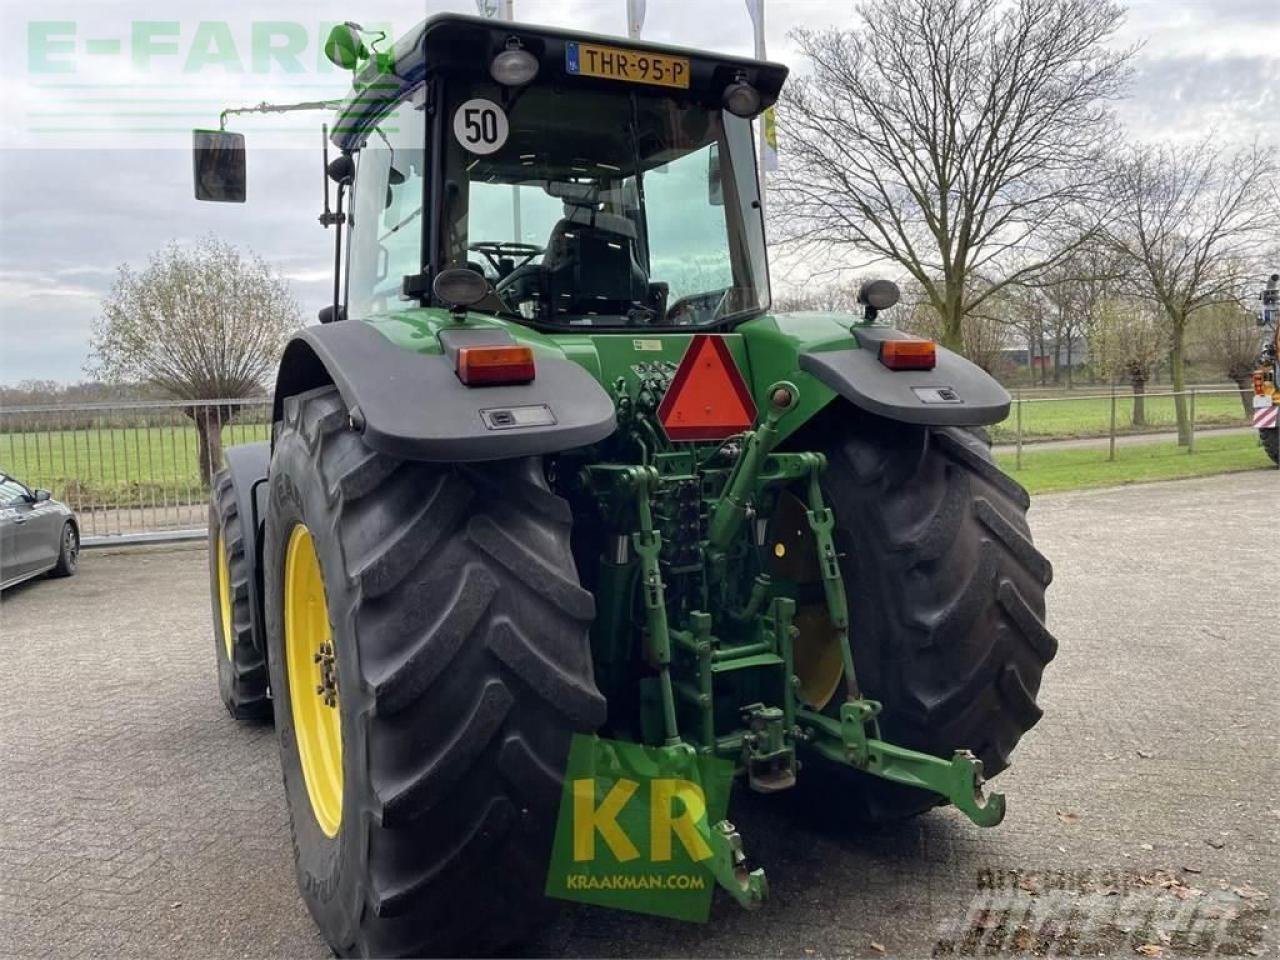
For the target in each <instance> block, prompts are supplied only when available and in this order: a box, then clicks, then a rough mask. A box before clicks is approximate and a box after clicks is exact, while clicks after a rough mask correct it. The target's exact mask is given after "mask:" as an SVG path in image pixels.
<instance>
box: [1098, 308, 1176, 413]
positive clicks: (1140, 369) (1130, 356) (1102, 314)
mask: <svg viewBox="0 0 1280 960" xmlns="http://www.w3.org/2000/svg"><path fill="white" fill-rule="evenodd" d="M1087 332H1088V337H1089V354H1090V358H1091V361H1092V363H1093V364H1094V367H1095V369H1096V370H1097V371H1098V372H1100V373H1102V374H1103V375H1105V376H1106V377H1107V378H1108V379H1109V380H1111V382H1112V383H1115V382H1116V381H1124V382H1125V383H1128V384H1129V386H1130V388H1131V389H1132V390H1133V417H1132V422H1133V425H1134V426H1135V427H1143V426H1146V424H1147V411H1146V393H1147V383H1148V381H1150V380H1151V378H1152V376H1153V375H1154V374H1155V371H1156V366H1157V364H1159V362H1160V357H1161V356H1162V355H1163V354H1164V352H1165V350H1166V349H1167V347H1168V341H1167V338H1166V330H1165V325H1164V324H1163V323H1162V322H1161V318H1160V314H1159V312H1158V310H1157V309H1156V307H1155V306H1154V305H1153V304H1152V303H1150V302H1148V301H1145V300H1142V299H1140V298H1137V297H1113V298H1111V299H1108V300H1105V301H1103V302H1102V303H1101V304H1100V305H1099V307H1098V309H1097V311H1096V312H1095V313H1094V314H1093V316H1092V317H1091V318H1090V322H1089V324H1088V327H1087Z"/></svg>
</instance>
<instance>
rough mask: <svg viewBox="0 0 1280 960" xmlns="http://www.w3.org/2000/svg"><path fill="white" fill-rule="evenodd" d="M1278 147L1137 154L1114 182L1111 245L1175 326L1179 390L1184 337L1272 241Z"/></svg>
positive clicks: (1186, 423)
mask: <svg viewBox="0 0 1280 960" xmlns="http://www.w3.org/2000/svg"><path fill="white" fill-rule="evenodd" d="M1273 154H1274V147H1267V146H1264V145H1260V144H1253V145H1252V146H1247V147H1242V148H1235V149H1232V148H1227V147H1224V146H1223V145H1222V144H1221V143H1220V142H1219V139H1218V138H1217V137H1215V136H1212V135H1211V136H1208V137H1206V138H1205V139H1204V140H1202V141H1200V143H1198V144H1195V145H1192V146H1190V147H1187V146H1181V145H1180V146H1174V145H1172V144H1159V145H1146V146H1135V147H1133V148H1131V150H1130V151H1129V154H1128V156H1127V157H1126V158H1125V159H1124V161H1123V163H1122V164H1121V166H1120V175H1119V177H1118V178H1117V181H1116V189H1117V195H1118V198H1119V202H1120V209H1119V214H1120V215H1119V217H1118V218H1117V219H1116V221H1115V222H1114V224H1113V225H1112V228H1111V230H1110V236H1111V241H1112V242H1113V243H1114V245H1115V247H1116V249H1117V250H1119V251H1120V252H1121V253H1123V254H1124V255H1125V256H1126V257H1127V258H1128V259H1129V260H1130V261H1131V263H1132V264H1133V266H1134V271H1133V275H1134V277H1135V285H1134V288H1133V289H1134V290H1135V292H1137V293H1138V294H1139V295H1141V296H1144V297H1146V298H1147V299H1148V300H1150V301H1151V302H1152V303H1154V304H1155V305H1156V306H1157V307H1158V308H1159V310H1160V313H1161V315H1162V316H1163V317H1164V319H1165V323H1166V325H1167V327H1168V337H1167V342H1168V345H1169V366H1170V368H1171V376H1172V381H1173V389H1174V390H1175V391H1181V390H1183V389H1184V387H1185V386H1186V371H1185V366H1184V365H1185V361H1186V347H1187V332H1188V327H1189V325H1190V323H1191V322H1192V320H1193V318H1195V317H1197V316H1204V315H1205V314H1204V313H1203V312H1202V311H1203V310H1204V308H1206V307H1210V306H1213V305H1215V304H1225V303H1230V302H1232V301H1234V300H1235V297H1236V293H1237V292H1238V291H1239V290H1240V289H1241V287H1242V285H1243V284H1244V283H1245V282H1246V281H1247V280H1248V279H1250V278H1252V277H1253V276H1254V275H1255V274H1256V273H1257V272H1258V268H1259V263H1260V260H1261V258H1262V257H1263V256H1264V254H1265V251H1266V249H1267V245H1268V244H1270V243H1273V242H1274V241H1275V217H1276V211H1275V208H1274V207H1273V206H1272V204H1271V203H1270V202H1269V197H1270V194H1271V192H1272V189H1273V183H1274V178H1275V176H1276V161H1275V159H1274V156H1273ZM1174 409H1175V410H1176V412H1177V416H1178V442H1179V443H1180V444H1182V445H1184V446H1185V445H1187V444H1188V443H1189V442H1190V439H1191V422H1190V418H1189V416H1188V412H1187V404H1186V398H1185V397H1183V396H1182V394H1181V393H1178V395H1177V396H1175V397H1174Z"/></svg>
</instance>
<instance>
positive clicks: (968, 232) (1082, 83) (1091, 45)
mask: <svg viewBox="0 0 1280 960" xmlns="http://www.w3.org/2000/svg"><path fill="white" fill-rule="evenodd" d="M858 10H859V13H858V22H857V23H856V24H855V25H854V27H853V28H852V29H849V30H829V31H822V32H812V31H807V30H801V31H798V32H797V33H796V39H797V40H798V42H799V44H800V47H801V50H802V51H803V52H804V53H805V54H806V55H807V56H808V58H809V59H810V60H811V61H812V65H813V69H812V73H811V74H810V75H809V76H807V77H804V78H801V79H800V80H798V81H796V82H794V83H793V84H792V85H791V86H790V87H789V88H788V90H787V92H786V93H785V95H784V100H783V103H782V106H781V108H780V110H781V113H782V115H783V116H782V122H781V123H780V130H783V131H784V132H785V135H786V143H785V144H784V146H785V155H786V156H787V157H788V158H790V159H789V161H788V164H787V166H786V167H785V168H784V169H783V170H782V171H780V173H779V175H778V178H777V182H778V193H779V200H780V202H779V203H776V204H774V205H773V209H774V210H775V211H778V215H777V226H778V230H779V232H780V234H781V236H782V238H783V239H784V240H790V241H792V242H794V243H799V244H802V245H803V244H812V245H813V246H814V247H815V248H817V250H818V251H819V252H820V253H822V254H825V255H826V256H827V257H828V258H829V257H830V252H831V248H832V246H834V247H835V248H837V250H838V249H839V248H841V247H845V248H849V249H852V250H853V251H855V252H856V253H857V254H858V255H860V256H863V257H869V258H870V259H872V260H887V261H892V262H894V263H897V264H899V265H901V267H902V268H904V269H905V270H906V271H907V272H908V273H909V274H910V275H911V276H912V277H913V278H914V279H915V280H916V282H917V283H919V284H920V285H921V288H922V289H923V291H924V293H925V295H926V296H927V298H928V301H929V303H930V304H931V305H932V307H933V310H934V312H935V313H936V314H937V315H938V317H939V318H940V320H941V339H942V341H943V343H945V344H946V345H947V346H950V347H952V348H960V347H961V346H962V343H961V341H962V333H963V326H964V322H965V318H966V317H968V316H970V315H972V314H973V313H974V311H975V309H976V308H977V307H978V306H979V305H980V304H981V303H982V301H983V300H985V299H987V298H988V297H990V296H992V295H994V294H995V293H997V292H998V291H999V290H1000V289H1001V287H1003V286H1004V285H1005V284H1007V283H1010V282H1016V281H1018V280H1020V279H1023V278H1025V277H1028V276H1031V275H1034V274H1035V273H1037V272H1039V271H1041V270H1043V269H1044V268H1045V266H1046V265H1047V264H1050V263H1052V262H1054V261H1055V260H1056V259H1058V258H1059V257H1061V256H1063V255H1065V253H1066V252H1069V251H1064V250H1063V249H1061V248H1059V247H1056V246H1053V245H1050V244H1048V243H1043V242H1041V240H1040V238H1041V237H1042V236H1045V235H1047V234H1048V233H1049V232H1050V231H1051V229H1052V228H1053V227H1054V226H1055V225H1057V224H1058V223H1061V222H1066V221H1068V220H1071V221H1079V220H1080V218H1081V217H1085V219H1086V220H1087V219H1088V211H1090V210H1095V214H1096V209H1095V207H1094V205H1095V202H1096V201H1097V200H1098V198H1099V195H1100V193H1101V192H1102V191H1101V190H1100V186H1101V184H1100V180H1099V178H1100V177H1102V176H1104V175H1105V172H1104V171H1103V169H1102V167H1103V165H1102V164H1101V163H1100V162H1099V161H1100V158H1101V157H1102V155H1103V152H1104V145H1105V142H1106V139H1107V137H1109V136H1112V135H1113V131H1112V130H1111V129H1110V128H1109V125H1108V117H1109V112H1108V110H1107V107H1106V102H1107V101H1108V100H1109V99H1111V98H1114V97H1116V96H1117V95H1119V94H1120V93H1121V92H1122V91H1123V89H1124V87H1125V84H1126V81H1127V77H1128V66H1127V64H1128V60H1129V56H1130V53H1131V51H1128V50H1119V51H1117V50H1115V49H1113V48H1111V47H1109V46H1108V41H1109V40H1110V38H1111V37H1112V35H1113V34H1114V32H1115V30H1116V29H1117V27H1118V25H1119V23H1120V21H1121V19H1122V11H1121V8H1120V6H1119V5H1118V4H1116V3H1113V2H1111V0H1012V2H1011V3H1007V4H1006V3H1000V2H998V0H868V2H865V3H863V4H862V5H861V6H860V7H859V8H858ZM1077 235H1080V236H1088V235H1089V232H1088V230H1085V231H1084V232H1083V233H1080V232H1077ZM979 279H980V280H981V281H982V282H981V283H979V282H975V281H977V280H979Z"/></svg>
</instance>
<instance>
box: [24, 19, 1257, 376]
mask: <svg viewBox="0 0 1280 960" xmlns="http://www.w3.org/2000/svg"><path fill="white" fill-rule="evenodd" d="M767 7H768V21H767V26H768V52H769V55H770V58H771V59H776V60H781V61H783V62H787V63H790V65H791V66H792V68H793V71H797V72H799V71H803V64H802V63H799V62H797V57H796V51H795V49H794V46H793V45H792V44H791V42H790V41H789V40H788V39H787V34H788V32H789V31H790V30H792V29H793V28H795V27H798V26H809V27H824V26H843V25H848V24H849V23H851V22H852V19H853V15H852V11H853V9H854V7H853V3H852V0H787V2H781V0H770V2H768V3H767ZM357 8H358V9H359V13H358V16H360V17H362V18H364V20H365V22H366V23H373V22H385V23H389V24H391V25H393V27H394V28H395V29H396V30H398V31H400V32H404V31H407V30H408V29H409V28H410V27H411V26H412V25H414V24H415V23H417V22H418V21H419V20H421V19H422V18H423V17H425V16H429V15H431V14H434V13H438V12H441V11H444V10H455V11H459V12H464V13H473V12H474V11H475V7H474V4H472V3H471V2H470V0H451V2H444V0H425V2H424V0H379V2H375V3H373V4H364V5H363V6H362V5H360V4H356V5H355V7H353V5H352V3H351V0H342V2H341V3H339V2H337V0H321V2H319V3H311V2H302V0H273V3H272V4H270V10H269V12H265V11H264V8H263V5H262V4H261V3H257V2H253V3H250V2H249V0H221V2H220V3H218V4H216V5H214V4H183V5H180V6H179V7H176V8H171V9H170V8H166V9H165V11H164V13H163V14H162V15H161V14H158V13H157V9H158V8H157V7H156V6H155V5H154V3H150V2H144V0H119V2H115V3H112V4H109V5H104V4H102V3H101V2H100V0H49V2H47V3H44V4H40V5H27V6H25V7H23V8H22V9H21V11H18V13H16V14H15V15H13V16H11V17H10V27H11V29H8V30H6V31H3V32H0V103H3V104H4V107H3V108H2V113H0V144H3V145H4V147H3V148H0V343H3V348H0V349H3V353H2V354H0V381H7V380H16V379H22V378H24V377H40V378H56V379H63V380H75V379H78V378H79V377H80V376H81V372H80V370H81V364H82V363H83V361H84V359H85V357H86V355H87V349H88V348H87V344H88V336H89V329H90V325H91V323H92V320H93V318H94V317H96V316H97V313H98V300H99V298H100V297H101V295H102V294H103V293H105V291H106V290H108V289H109V288H110V284H111V280H112V278H113V276H114V273H115V270H116V267H117V265H118V264H121V263H128V264H131V265H133V266H135V267H141V266H143V265H145V263H146V259H147V257H148V256H149V255H150V254H151V253H152V252H154V251H155V250H157V249H159V248H160V247H162V246H163V245H164V244H166V243H168V242H170V241H173V240H176V241H178V242H181V243H187V242H190V241H192V240H194V239H196V238H197V237H199V236H201V235H203V234H207V233H214V234H217V235H218V236H220V237H223V238H225V239H227V240H229V241H230V242H232V243H235V244H237V245H239V246H241V247H245V248H249V249H252V250H254V251H255V252H257V253H259V254H260V255H262V256H263V257H264V258H265V259H266V260H267V261H268V262H269V263H271V264H272V265H273V266H274V267H275V268H276V269H277V270H279V271H280V272H281V274H282V275H284V276H285V277H286V278H287V279H288V280H289V282H290V284H291V286H292V288H293V290H294V292H295V294H296V296H297V297H298V300H299V301H300V303H301V306H302V309H303V312H304V317H308V318H310V317H314V316H315V311H316V310H318V309H319V308H320V307H321V306H323V305H324V304H325V302H326V301H327V300H328V297H329V291H330V283H331V274H330V270H331V269H332V262H333V233H332V231H326V230H324V229H322V228H321V227H320V226H319V225H318V224H317V223H316V216H317V214H318V213H319V212H320V208H321V203H322V197H321V180H320V170H319V166H320V157H319V150H318V146H319V144H318V140H319V136H320V134H319V125H320V122H321V117H320V116H319V115H317V114H295V115H287V116H283V117H279V116H273V117H254V118H244V119H243V120H242V121H237V123H236V124H235V126H237V128H239V129H241V130H243V132H245V134H246V135H247V138H248V145H249V161H248V165H249V180H250V182H249V199H248V202H247V203H245V204H243V205H239V204H207V203H197V202H196V201H195V200H194V199H193V197H192V186H191V159H190V153H189V150H190V142H191V141H190V133H189V128H190V127H191V126H194V125H196V124H200V125H209V124H212V123H215V122H216V119H217V114H218V111H219V110H221V109H222V108H223V107H226V106H234V105H244V104H249V103H256V102H258V101H260V100H263V99H268V100H274V101H277V102H280V101H283V102H290V101H291V100H296V99H309V98H311V97H314V96H337V95H340V94H341V93H342V92H344V86H345V84H344V81H343V79H342V77H341V76H340V75H338V74H335V73H318V72H316V70H315V69H314V67H315V64H316V63H318V62H319V61H318V50H319V36H320V33H321V26H320V25H321V23H322V22H324V21H331V22H336V21H340V20H345V19H347V18H349V17H351V16H353V15H357V14H356V10H357ZM516 9H517V14H518V15H519V16H520V18H521V19H522V20H526V21H528V22H533V23H545V24H549V25H554V26H559V27H565V28H573V29H579V30H583V31H588V32H599V33H606V34H621V33H623V32H624V31H625V23H624V19H625V3H624V2H623V0H516ZM14 10H15V11H16V10H17V8H16V6H15V7H14ZM161 17H163V18H165V19H171V20H172V19H177V21H178V22H179V33H178V36H177V40H176V44H177V50H178V52H177V53H176V54H165V55H156V56H155V57H153V58H151V62H150V63H148V64H146V65H145V67H143V66H140V65H139V61H138V60H137V58H135V57H134V56H133V55H132V52H131V51H130V50H129V49H128V46H129V41H130V40H131V39H132V38H131V36H130V27H129V25H130V24H133V23H135V22H149V21H155V20H157V19H159V18H161ZM268 18H269V19H271V20H290V19H292V20H294V21H296V22H297V23H299V24H301V25H303V26H304V28H305V30H306V37H307V49H306V52H305V54H304V55H303V62H304V64H306V65H307V70H306V72H305V73H303V74H302V75H298V74H292V73H289V72H287V71H285V70H283V69H280V68H279V66H278V65H275V66H272V67H271V68H270V69H268V70H266V71H259V70H256V69H255V65H254V63H253V61H252V58H251V52H252V29H253V26H252V25H253V23H254V22H255V21H261V20H265V19H268ZM219 19H220V20H221V21H225V22H226V23H227V24H228V25H229V27H230V29H231V31H232V33H233V35H234V37H235V42H236V44H237V52H238V54H239V56H240V60H241V67H242V69H241V70H240V72H236V71H234V70H227V69H215V68H209V69H204V70H200V71H198V72H196V73H191V72H187V71H186V70H185V67H186V64H187V61H188V60H189V56H190V50H191V48H192V46H193V45H194V44H195V41H196V37H197V31H198V30H199V28H200V24H201V22H215V21H217V20H219ZM39 20H45V21H73V22H74V23H75V24H76V29H77V34H76V35H77V38H78V39H80V40H83V39H88V38H106V39H110V38H113V37H114V38H119V39H120V40H121V42H122V44H123V45H124V46H123V47H122V51H123V52H122V53H121V55H120V56H117V57H93V56H88V55H86V54H84V52H83V51H80V52H78V53H76V54H75V56H74V58H73V59H74V62H73V67H74V70H75V72H74V73H72V74H69V75H65V74H51V73H40V72H33V70H32V69H31V61H30V58H29V54H30V50H29V47H28V36H29V32H28V28H29V24H30V22H32V21H39ZM645 38H646V39H649V40H654V41H658V42H665V43H674V44H679V45H683V46H690V47H695V48H697V47H701V48H706V49H709V50H716V51H720V52H723V53H729V54H749V53H750V52H751V48H752V40H751V28H750V20H749V18H748V15H747V11H746V6H745V4H744V3H743V2H742V0H648V16H647V21H646V25H645ZM1141 38H1148V42H1147V44H1146V46H1145V48H1144V50H1143V52H1142V55H1141V59H1140V60H1139V61H1138V63H1137V66H1138V68H1139V70H1138V75H1137V78H1136V82H1135V86H1134V90H1133V96H1132V97H1131V98H1130V99H1129V100H1128V101H1126V102H1124V103H1123V104H1121V105H1120V106H1119V112H1120V114H1121V116H1122V118H1123V119H1124V120H1125V122H1126V123H1127V124H1129V125H1131V126H1132V128H1133V129H1134V130H1135V131H1136V132H1138V133H1139V134H1140V135H1142V136H1167V135H1171V134H1172V135H1177V136H1190V135H1196V134H1199V133H1200V132H1202V131H1203V130H1204V129H1205V128H1206V127H1207V126H1209V125H1214V126H1216V127H1217V128H1218V129H1219V130H1221V131H1223V133H1224V135H1227V136H1231V137H1242V138H1243V137H1251V136H1253V135H1254V134H1255V133H1256V134H1259V135H1262V136H1264V137H1266V138H1269V139H1272V140H1276V139H1280V136H1278V134H1277V119H1276V118H1277V117H1280V111H1277V109H1276V108H1277V103H1276V97H1277V91H1276V84H1275V81H1274V79H1272V78H1274V77H1276V76H1280V70H1278V67H1280V63H1278V62H1277V60H1276V58H1275V57H1274V56H1272V55H1271V54H1270V53H1269V51H1272V50H1280V22H1278V20H1277V18H1276V17H1275V16H1274V0H1197V2H1194V3H1177V4H1174V3H1170V2H1168V0H1137V2H1134V3H1132V4H1131V6H1130V14H1129V20H1128V25H1127V26H1126V28H1125V34H1124V38H1123V39H1124V41H1125V42H1131V41H1133V40H1138V39H1141ZM153 101H155V103H154V105H152V102H153ZM160 101H163V102H160ZM139 103H141V105H142V106H141V108H139V106H138V104H139ZM148 108H150V109H155V110H166V111H172V113H171V115H170V116H169V117H168V118H167V119H164V118H162V119H160V120H145V123H148V124H151V125H152V126H158V125H163V126H165V127H168V128H169V129H167V130H165V131H164V132H162V133H161V134H158V135H156V136H154V137H147V138H143V137H140V136H139V135H136V134H134V133H131V132H130V130H131V128H132V127H135V126H137V125H139V124H143V123H144V118H138V117H127V116H125V114H132V113H138V112H145V111H146V110H147V109H148ZM72 113H76V114H78V117H77V118H76V122H78V123H81V124H82V125H84V126H91V127H103V128H106V129H108V130H109V131H110V132H109V133H107V134H91V135H82V136H79V137H78V138H70V139H66V138H64V139H63V140H56V139H49V138H47V137H33V136H29V135H30V134H31V132H32V129H31V128H33V127H34V126H36V125H38V124H39V123H45V124H46V125H47V124H49V123H51V121H50V120H49V117H50V116H53V115H58V116H64V117H67V116H68V115H70V114H72ZM108 115H109V116H108ZM66 122H68V123H70V119H67V120H66ZM273 131H282V132H279V133H276V132H273ZM19 144H22V145H24V148H22V149H17V148H16V147H17V146H18V145H19ZM776 263H777V264H778V265H779V267H781V266H782V265H783V263H784V258H783V257H778V258H776Z"/></svg>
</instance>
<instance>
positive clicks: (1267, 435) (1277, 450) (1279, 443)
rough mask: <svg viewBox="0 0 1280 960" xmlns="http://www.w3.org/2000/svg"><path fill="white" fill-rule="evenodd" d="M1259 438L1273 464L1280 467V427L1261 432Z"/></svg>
mask: <svg viewBox="0 0 1280 960" xmlns="http://www.w3.org/2000/svg"><path fill="white" fill-rule="evenodd" d="M1258 436H1259V438H1260V439H1261V440H1262V449H1263V450H1265V451H1267V456H1268V457H1270V458H1271V462H1272V463H1274V464H1276V465H1277V466H1280V427H1271V428H1270V429H1268V430H1259V431H1258Z"/></svg>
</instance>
